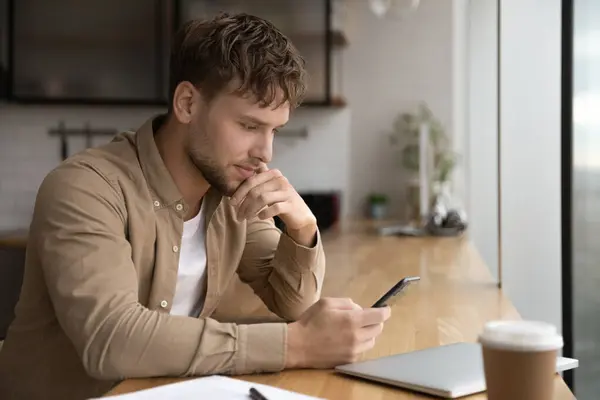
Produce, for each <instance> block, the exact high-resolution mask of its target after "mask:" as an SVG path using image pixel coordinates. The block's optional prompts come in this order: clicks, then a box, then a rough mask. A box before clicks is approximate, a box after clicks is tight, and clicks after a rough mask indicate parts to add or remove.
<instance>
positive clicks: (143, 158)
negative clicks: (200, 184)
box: [136, 114, 222, 217]
mask: <svg viewBox="0 0 600 400" xmlns="http://www.w3.org/2000/svg"><path fill="white" fill-rule="evenodd" d="M165 118H166V115H164V114H162V115H158V116H154V117H152V118H150V119H148V120H147V121H146V122H145V123H144V124H143V125H142V126H141V127H140V128H139V129H138V130H137V132H136V147H137V152H138V158H139V160H140V166H141V168H142V172H143V174H144V177H145V178H146V182H147V183H148V187H149V188H150V191H151V193H152V198H153V201H154V202H155V205H156V204H158V206H157V207H160V208H162V207H170V206H172V205H173V204H174V203H181V204H182V205H183V206H184V209H183V210H182V211H184V212H185V211H187V210H188V209H189V204H186V203H185V200H184V199H183V195H182V194H181V192H180V191H179V189H178V188H177V185H176V184H175V181H174V180H173V177H172V176H171V173H170V172H169V170H168V169H167V167H166V166H165V164H164V162H163V159H162V157H161V155H160V153H159V151H158V147H156V142H155V141H154V132H155V131H156V130H157V129H158V127H159V126H160V124H161V123H162V122H163V121H164V119H165ZM221 199H222V195H221V194H220V193H219V192H218V191H217V190H215V189H214V188H212V187H211V188H209V189H208V192H207V193H206V195H205V196H204V200H203V201H205V202H206V203H207V204H206V209H205V210H206V216H207V217H210V216H211V215H212V213H213V212H214V210H215V209H216V208H217V207H218V205H219V203H220V201H221ZM157 202H158V203H157Z"/></svg>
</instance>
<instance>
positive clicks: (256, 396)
mask: <svg viewBox="0 0 600 400" xmlns="http://www.w3.org/2000/svg"><path fill="white" fill-rule="evenodd" d="M250 397H251V398H252V400H269V399H267V398H266V397H265V396H263V394H262V393H260V392H259V391H258V390H256V389H255V388H253V387H251V388H250Z"/></svg>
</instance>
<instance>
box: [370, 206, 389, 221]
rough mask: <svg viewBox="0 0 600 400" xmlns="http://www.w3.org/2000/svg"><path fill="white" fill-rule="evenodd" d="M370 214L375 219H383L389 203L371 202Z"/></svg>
mask: <svg viewBox="0 0 600 400" xmlns="http://www.w3.org/2000/svg"><path fill="white" fill-rule="evenodd" d="M370 214H371V218H373V219H383V218H385V216H386V215H387V204H385V203H371V205H370Z"/></svg>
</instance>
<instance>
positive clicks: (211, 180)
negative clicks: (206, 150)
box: [188, 151, 236, 197]
mask: <svg viewBox="0 0 600 400" xmlns="http://www.w3.org/2000/svg"><path fill="white" fill-rule="evenodd" d="M188 157H189V158H190V161H191V162H192V164H194V166H195V167H196V168H198V170H199V171H200V173H201V174H202V176H203V177H204V179H206V182H208V184H209V185H210V186H211V187H213V188H215V189H216V190H217V191H218V192H219V193H221V194H222V195H224V196H228V197H231V196H232V195H233V194H234V193H235V190H236V188H231V187H230V186H228V185H227V178H226V177H225V175H224V174H223V172H222V171H221V170H220V168H218V167H217V166H216V165H214V163H212V162H210V160H208V159H207V158H205V157H202V156H201V155H200V154H197V153H194V152H193V151H189V152H188Z"/></svg>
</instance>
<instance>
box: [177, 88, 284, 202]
mask: <svg viewBox="0 0 600 400" xmlns="http://www.w3.org/2000/svg"><path fill="white" fill-rule="evenodd" d="M289 113H290V108H289V104H288V103H285V104H283V105H281V106H279V107H278V108H274V107H264V108H262V107H260V105H259V104H257V103H256V102H255V101H252V99H250V98H243V97H240V96H238V95H234V94H221V95H217V96H216V97H215V98H214V99H213V100H212V101H211V102H210V103H209V104H204V103H201V105H200V106H199V107H197V108H196V112H195V115H193V116H192V121H191V123H190V124H189V125H188V128H189V131H188V137H187V144H186V152H187V154H188V155H189V157H190V160H191V161H192V163H193V164H194V165H195V166H196V167H197V168H198V169H199V170H200V172H201V173H202V176H203V177H204V179H206V180H207V182H208V183H209V184H210V185H211V186H212V187H214V188H215V189H217V190H218V191H219V192H221V193H222V194H223V195H225V196H231V195H233V193H235V191H236V189H237V188H238V186H239V185H240V184H241V183H242V182H243V181H244V180H246V179H247V178H249V177H251V176H252V175H254V174H255V172H256V170H257V169H258V168H259V166H260V165H261V163H265V164H266V163H269V162H270V161H271V157H272V153H273V135H274V134H275V133H276V131H277V129H278V128H280V127H282V126H283V125H284V124H285V123H287V121H288V119H289Z"/></svg>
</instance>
